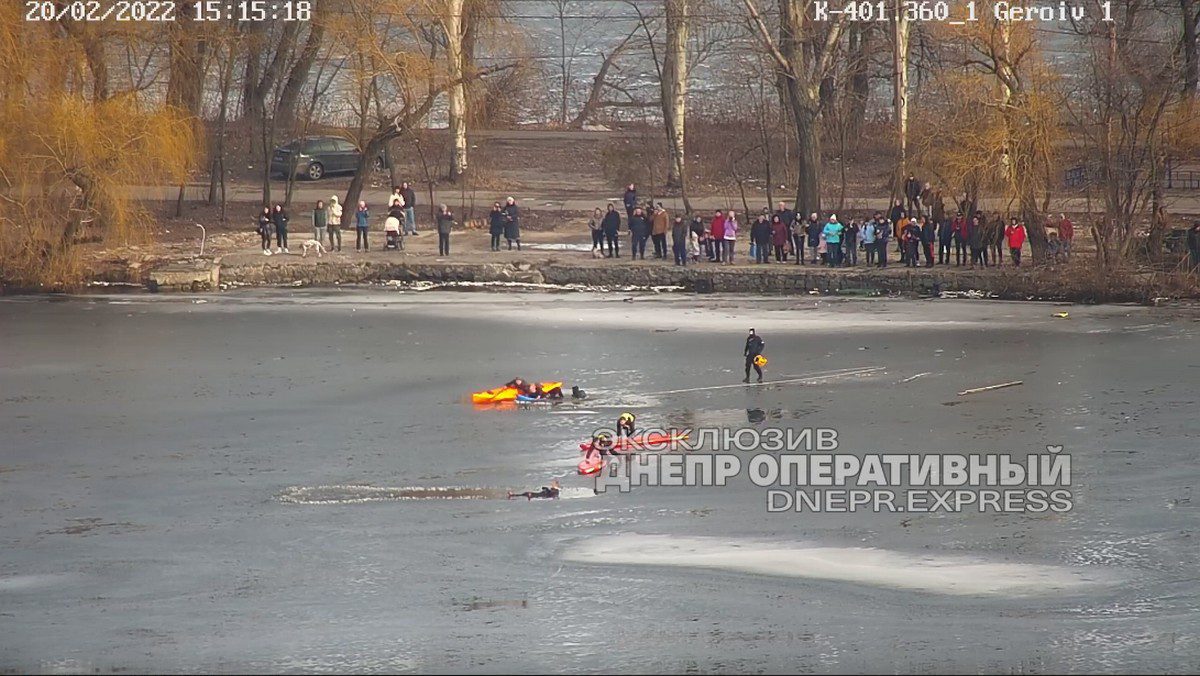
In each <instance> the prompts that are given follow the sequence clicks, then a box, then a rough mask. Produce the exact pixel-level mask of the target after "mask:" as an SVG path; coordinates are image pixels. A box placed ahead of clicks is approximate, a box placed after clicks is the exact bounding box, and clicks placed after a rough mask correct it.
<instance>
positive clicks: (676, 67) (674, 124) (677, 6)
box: [661, 0, 691, 211]
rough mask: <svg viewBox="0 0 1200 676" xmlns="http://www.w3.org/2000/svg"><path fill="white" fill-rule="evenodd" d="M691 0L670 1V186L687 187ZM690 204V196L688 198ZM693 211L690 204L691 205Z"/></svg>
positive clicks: (666, 59) (665, 81)
mask: <svg viewBox="0 0 1200 676" xmlns="http://www.w3.org/2000/svg"><path fill="white" fill-rule="evenodd" d="M688 3H689V0H666V3H665V9H666V18H667V46H666V52H665V54H664V55H663V72H662V78H661V89H662V106H663V122H664V124H665V125H666V131H667V144H668V148H667V150H668V152H669V153H670V163H669V164H668V167H667V188H670V189H683V187H684V178H685V170H686V166H687V153H686V149H685V147H684V140H685V137H684V127H685V122H686V105H687V84H688V83H687V80H688V70H687V40H688V12H689V7H688ZM685 203H686V197H685ZM688 210H689V211H690V210H691V209H690V207H688Z"/></svg>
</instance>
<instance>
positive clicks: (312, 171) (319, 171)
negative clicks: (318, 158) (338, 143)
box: [308, 162, 325, 181]
mask: <svg viewBox="0 0 1200 676" xmlns="http://www.w3.org/2000/svg"><path fill="white" fill-rule="evenodd" d="M324 175H325V167H323V166H321V163H320V162H313V163H312V164H310V165H308V180H310V181H319V180H321V177H322V176H324Z"/></svg>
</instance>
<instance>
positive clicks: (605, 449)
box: [583, 432, 615, 462]
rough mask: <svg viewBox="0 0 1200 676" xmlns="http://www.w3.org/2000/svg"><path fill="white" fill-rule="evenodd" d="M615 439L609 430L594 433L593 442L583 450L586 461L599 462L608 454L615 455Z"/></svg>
mask: <svg viewBox="0 0 1200 676" xmlns="http://www.w3.org/2000/svg"><path fill="white" fill-rule="evenodd" d="M614 454H615V451H614V450H613V440H612V437H610V436H609V435H608V433H607V432H597V433H596V434H593V435H592V443H590V444H588V445H587V449H586V450H584V452H583V459H584V460H585V461H586V462H597V461H599V460H600V459H601V458H603V457H604V456H606V455H614Z"/></svg>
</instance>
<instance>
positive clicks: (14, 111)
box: [0, 3, 198, 286]
mask: <svg viewBox="0 0 1200 676" xmlns="http://www.w3.org/2000/svg"><path fill="white" fill-rule="evenodd" d="M19 12H20V7H19V6H18V5H17V4H16V3H4V4H3V6H2V7H0V63H4V64H5V67H4V68H2V69H0V282H4V283H8V284H16V285H22V286H24V285H41V284H47V283H57V284H70V283H71V282H72V281H74V278H75V277H76V276H77V275H79V274H80V273H81V272H82V270H81V269H80V266H79V256H78V254H77V248H78V247H77V245H78V244H79V243H80V242H81V241H83V240H87V241H102V242H115V243H127V242H133V241H139V240H141V239H142V238H143V237H144V236H145V235H146V234H147V228H146V225H147V224H148V223H149V222H150V219H149V218H148V217H147V215H146V213H145V211H144V209H143V208H142V206H141V205H140V204H139V203H138V202H136V201H135V200H133V199H132V198H131V197H130V196H129V193H128V191H127V190H126V188H125V186H126V184H128V183H135V182H136V183H137V184H139V185H146V184H162V185H169V184H175V183H178V182H179V181H181V180H183V178H184V176H186V173H187V171H188V169H189V168H191V166H192V165H193V163H194V162H195V158H196V148H197V146H198V139H197V138H196V135H195V132H194V131H193V126H192V125H191V124H190V122H189V121H188V117H187V115H186V114H185V113H183V112H182V111H180V110H178V109H175V108H172V107H169V106H167V105H166V104H165V103H159V104H155V103H151V102H148V101H147V100H146V98H145V97H142V96H139V95H137V94H136V93H135V92H133V91H123V90H121V89H120V85H119V79H118V78H115V77H111V76H110V74H109V70H108V64H107V63H104V62H103V61H104V59H105V53H106V50H105V41H106V40H122V39H128V38H129V37H130V36H129V35H127V34H124V33H122V32H121V31H120V30H119V29H114V30H112V31H108V32H106V31H105V30H103V28H104V27H103V26H96V25H90V26H83V27H81V26H73V27H69V28H68V29H66V30H60V27H56V26H54V25H47V24H39V23H25V22H23V21H21V17H20V16H19ZM101 79H102V80H103V81H102V82H101V81H100V80H101Z"/></svg>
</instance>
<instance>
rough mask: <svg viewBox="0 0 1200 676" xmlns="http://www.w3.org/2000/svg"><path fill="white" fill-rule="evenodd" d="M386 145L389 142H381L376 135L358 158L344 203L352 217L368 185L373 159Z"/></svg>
mask: <svg viewBox="0 0 1200 676" xmlns="http://www.w3.org/2000/svg"><path fill="white" fill-rule="evenodd" d="M385 143H387V140H386V139H382V140H381V138H380V135H379V134H376V135H375V136H374V137H372V138H371V140H370V141H368V142H367V147H366V148H363V152H362V155H361V156H360V157H359V158H358V166H357V167H355V169H354V178H352V179H350V187H349V188H347V189H346V199H345V202H344V204H345V208H346V209H350V210H351V211H350V212H349V213H350V214H351V215H353V214H354V211H353V210H354V209H357V208H358V199H359V197H361V196H362V191H363V185H364V184H366V182H367V176H368V175H369V173H370V163H371V158H372V157H377V156H378V155H379V151H381V150H382V149H383V146H384V144H385Z"/></svg>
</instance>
